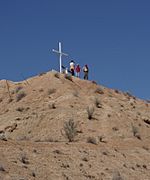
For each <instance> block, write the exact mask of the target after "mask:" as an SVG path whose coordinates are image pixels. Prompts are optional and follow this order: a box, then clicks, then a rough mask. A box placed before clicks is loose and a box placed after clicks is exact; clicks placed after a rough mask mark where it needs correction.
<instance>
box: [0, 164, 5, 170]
mask: <svg viewBox="0 0 150 180" xmlns="http://www.w3.org/2000/svg"><path fill="white" fill-rule="evenodd" d="M0 171H3V172H4V171H5V168H4V167H3V165H1V164H0Z"/></svg>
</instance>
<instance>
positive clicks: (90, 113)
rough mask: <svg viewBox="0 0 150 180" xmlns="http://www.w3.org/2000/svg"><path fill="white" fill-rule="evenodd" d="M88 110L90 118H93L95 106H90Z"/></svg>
mask: <svg viewBox="0 0 150 180" xmlns="http://www.w3.org/2000/svg"><path fill="white" fill-rule="evenodd" d="M86 110H87V114H88V119H92V118H93V114H94V111H95V109H94V107H93V106H88V107H87V109H86Z"/></svg>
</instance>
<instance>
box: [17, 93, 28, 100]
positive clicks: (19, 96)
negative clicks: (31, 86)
mask: <svg viewBox="0 0 150 180" xmlns="http://www.w3.org/2000/svg"><path fill="white" fill-rule="evenodd" d="M25 96H26V93H25V92H24V91H20V92H19V93H18V94H17V95H16V101H17V102H18V101H20V100H21V99H22V98H24V97H25Z"/></svg>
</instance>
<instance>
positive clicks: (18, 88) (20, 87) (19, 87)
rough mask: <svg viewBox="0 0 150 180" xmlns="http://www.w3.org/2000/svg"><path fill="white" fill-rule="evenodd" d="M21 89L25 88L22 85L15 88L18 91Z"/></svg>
mask: <svg viewBox="0 0 150 180" xmlns="http://www.w3.org/2000/svg"><path fill="white" fill-rule="evenodd" d="M21 89H23V87H22V86H17V87H16V89H15V92H16V93H18V92H19V91H20V90H21Z"/></svg>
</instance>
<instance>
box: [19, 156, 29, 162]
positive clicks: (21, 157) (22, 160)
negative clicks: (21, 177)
mask: <svg viewBox="0 0 150 180" xmlns="http://www.w3.org/2000/svg"><path fill="white" fill-rule="evenodd" d="M20 161H21V162H22V163H23V164H29V160H28V158H27V155H26V154H21V156H20Z"/></svg>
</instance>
